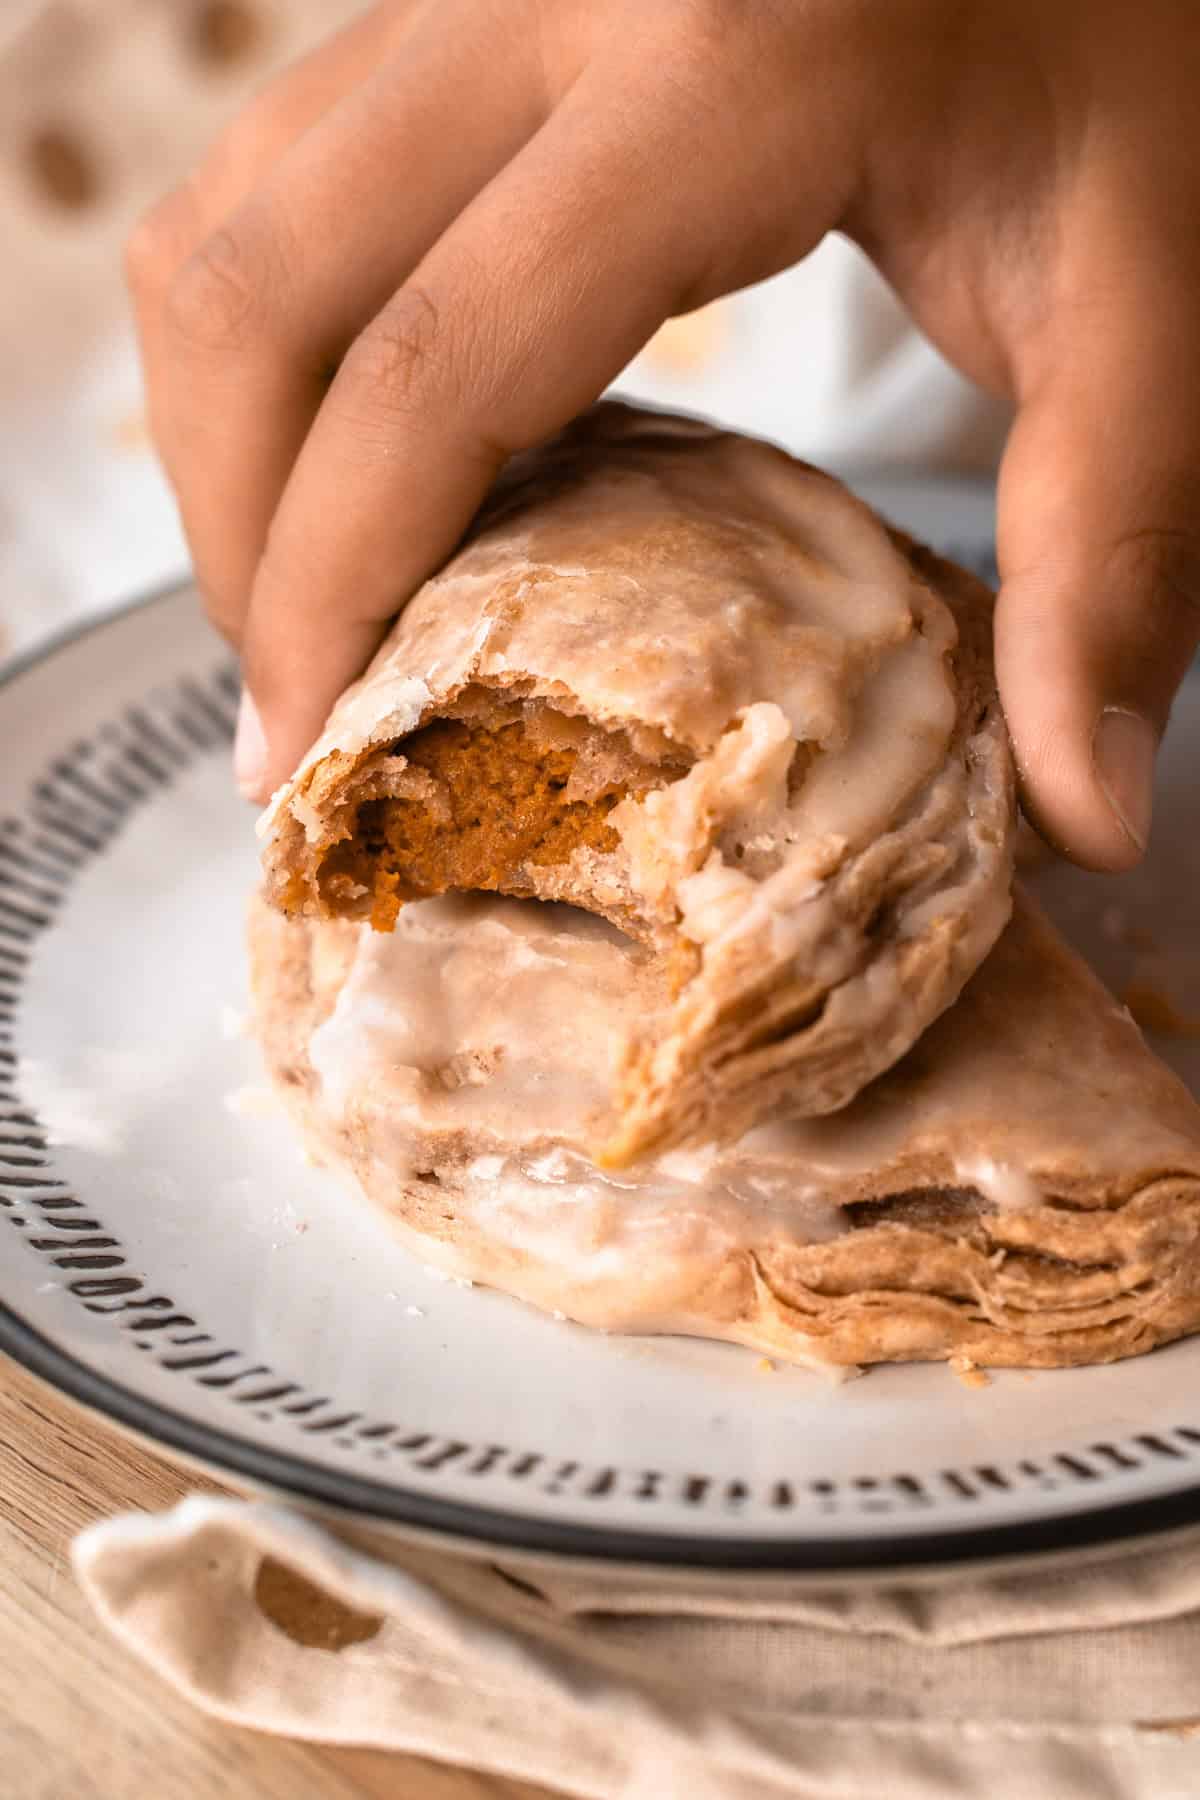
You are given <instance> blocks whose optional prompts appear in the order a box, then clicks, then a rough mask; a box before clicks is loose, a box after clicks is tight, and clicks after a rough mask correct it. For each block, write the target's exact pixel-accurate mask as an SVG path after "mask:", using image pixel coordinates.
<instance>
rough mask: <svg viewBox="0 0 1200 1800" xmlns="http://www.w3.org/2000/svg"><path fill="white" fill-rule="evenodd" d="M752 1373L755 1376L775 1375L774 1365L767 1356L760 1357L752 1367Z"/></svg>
mask: <svg viewBox="0 0 1200 1800" xmlns="http://www.w3.org/2000/svg"><path fill="white" fill-rule="evenodd" d="M754 1371H755V1374H757V1375H773V1374H774V1373H775V1364H774V1363H773V1362H772V1361H771V1359H770V1357H769V1356H760V1357H759V1359H758V1361H757V1362H756V1363H755V1365H754Z"/></svg>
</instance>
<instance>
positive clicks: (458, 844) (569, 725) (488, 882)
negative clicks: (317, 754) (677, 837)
mask: <svg viewBox="0 0 1200 1800" xmlns="http://www.w3.org/2000/svg"><path fill="white" fill-rule="evenodd" d="M458 710H459V711H460V714H461V715H463V716H457V717H447V718H439V719H435V720H433V721H432V722H431V723H429V724H428V725H424V726H422V727H421V729H420V730H418V731H416V732H414V733H413V734H412V735H411V736H409V737H407V738H405V739H404V740H403V741H402V742H401V743H399V744H396V745H392V746H390V747H389V748H388V749H387V750H386V751H383V752H379V753H377V755H376V757H373V758H372V759H371V762H370V765H369V766H367V767H366V768H364V769H363V770H362V771H361V775H362V781H361V785H360V792H361V793H362V794H363V796H364V797H363V799H362V800H361V801H360V802H359V804H358V806H357V809H356V812H355V815H354V818H353V820H352V822H351V824H350V830H349V835H348V836H346V837H345V838H343V839H341V841H339V842H338V843H336V844H334V845H333V846H332V847H331V848H330V850H329V852H328V853H327V854H326V856H325V857H324V858H323V860H322V863H321V868H320V872H319V874H318V889H319V893H320V896H321V902H322V908H323V910H324V911H326V912H327V913H330V914H333V915H335V916H338V917H343V918H344V917H351V918H366V919H369V920H370V923H371V924H372V925H373V926H374V928H375V929H376V930H377V931H390V930H391V929H392V928H393V926H394V925H395V922H396V917H397V914H398V913H399V910H400V908H401V906H403V905H404V903H405V902H406V901H409V900H422V899H427V898H429V897H431V896H432V895H435V894H444V893H447V892H449V891H451V890H457V891H471V890H477V891H483V892H491V893H504V894H513V895H517V896H522V897H529V896H534V895H537V896H540V897H542V898H554V897H556V896H555V892H554V888H555V883H554V882H553V880H552V879H551V880H550V881H549V883H547V880H546V876H547V872H549V871H552V870H555V869H559V868H562V867H563V866H564V865H566V864H568V863H569V862H570V861H571V859H572V858H574V857H575V856H576V855H577V853H578V852H580V851H582V852H585V853H586V852H590V853H592V854H593V855H596V856H600V857H603V856H606V855H610V854H611V853H612V852H613V851H615V850H616V849H617V847H618V843H619V837H618V834H617V831H616V830H615V829H614V827H613V826H612V824H611V823H610V822H609V819H610V814H611V813H612V811H613V809H614V808H615V807H616V806H617V805H619V803H620V802H621V801H622V800H623V799H624V798H625V797H626V795H628V794H632V795H634V796H635V797H640V796H641V795H642V794H644V793H646V792H647V791H648V790H649V789H650V788H653V787H661V786H662V785H664V783H666V782H668V781H673V780H675V779H677V778H678V777H679V776H680V775H681V774H683V773H685V771H686V769H687V767H688V766H689V764H690V762H691V760H692V758H691V757H690V755H688V754H687V753H686V752H682V751H680V750H679V749H678V747H677V746H674V745H669V744H667V743H666V742H665V741H664V742H663V744H661V745H650V746H645V745H641V746H638V747H635V746H634V744H633V743H632V742H631V741H630V737H629V734H628V733H626V732H625V731H623V730H620V729H617V730H614V731H606V730H604V729H602V728H601V727H599V726H596V725H593V724H591V723H590V722H589V721H587V720H585V719H580V718H577V717H573V716H570V715H567V714H564V713H559V712H557V711H555V710H554V709H553V708H552V707H550V706H548V705H547V704H546V702H545V701H542V700H522V701H515V702H512V701H510V702H507V703H499V704H497V703H496V702H491V703H490V704H487V705H486V706H485V705H483V704H481V702H480V699H479V698H478V692H477V691H476V693H475V695H472V693H471V690H468V693H467V695H466V696H464V697H463V701H462V703H461V704H460V708H459V709H458ZM647 750H649V752H650V753H647Z"/></svg>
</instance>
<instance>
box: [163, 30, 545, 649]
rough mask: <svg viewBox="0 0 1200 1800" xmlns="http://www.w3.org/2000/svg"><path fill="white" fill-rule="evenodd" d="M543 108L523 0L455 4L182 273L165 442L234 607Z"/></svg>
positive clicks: (222, 602) (233, 614)
mask: <svg viewBox="0 0 1200 1800" xmlns="http://www.w3.org/2000/svg"><path fill="white" fill-rule="evenodd" d="M464 93H470V94H473V95H475V96H477V98H476V100H475V103H474V104H473V105H472V106H471V107H470V108H469V109H467V110H466V111H465V112H463V111H462V110H461V98H462V95H463V94H464ZM544 114H545V102H544V99H543V94H542V85H541V81H540V76H539V69H538V62H537V56H536V38H535V36H534V34H533V32H532V31H531V30H530V31H520V30H514V29H513V6H512V5H510V7H509V9H508V10H507V11H504V10H502V9H492V11H491V13H490V15H484V16H483V17H482V18H481V17H480V15H479V12H478V8H477V7H476V6H474V5H473V4H470V3H469V0H459V3H458V4H450V3H448V0H443V3H442V4H441V5H440V6H439V7H438V9H437V11H436V13H434V14H430V15H426V16H424V18H423V20H422V21H421V24H420V28H419V29H414V30H413V31H411V32H409V33H408V34H407V35H406V36H405V38H404V40H403V43H402V45H401V47H400V50H399V52H398V54H397V55H396V56H395V57H394V59H393V60H392V61H391V62H390V63H389V64H388V65H386V66H385V67H384V68H383V69H381V70H378V71H376V72H375V73H374V74H373V75H372V76H371V77H370V78H369V79H368V80H366V81H365V82H363V83H361V84H360V85H359V86H358V87H357V88H356V89H355V90H354V91H353V92H352V93H351V94H349V95H347V96H346V97H345V98H344V99H343V100H342V101H341V102H340V103H339V104H338V105H337V106H335V107H334V108H333V109H332V110H331V111H330V112H329V113H327V114H326V116H325V117H324V118H323V119H322V120H321V121H320V122H319V123H318V124H316V125H315V126H314V127H313V128H312V129H311V130H310V131H309V132H308V133H306V134H305V135H304V136H303V137H302V138H300V139H299V141H298V142H296V143H295V144H294V145H293V146H292V147H291V149H290V150H288V151H287V152H286V153H285V154H284V155H283V156H282V157H281V158H280V160H279V161H278V162H277V163H276V165H275V166H274V168H273V169H272V170H271V171H270V173H269V174H268V175H267V177H266V178H265V179H264V180H263V181H261V182H260V183H259V185H258V186H257V187H256V188H255V190H254V191H253V193H252V194H251V195H250V196H249V197H248V198H247V199H246V200H245V201H244V202H243V203H242V204H241V205H240V206H239V207H238V208H237V209H236V211H235V212H234V213H233V215H232V216H231V217H230V218H228V219H227V220H226V221H225V222H224V223H223V224H222V226H221V228H220V229H219V230H218V231H217V232H215V233H214V234H213V235H212V236H210V237H209V238H208V239H206V241H205V242H204V243H203V244H202V245H201V247H200V249H199V250H198V251H197V252H196V253H195V254H194V255H193V256H192V257H191V258H190V259H189V261H188V262H187V263H186V264H185V266H184V268H183V269H182V270H181V271H180V273H179V274H178V276H177V277H176V279H175V281H174V283H173V285H172V287H171V290H170V292H169V293H168V296H167V301H166V308H165V318H164V324H163V326H162V328H161V329H162V342H163V346H164V355H165V358H166V365H167V373H166V377H165V379H166V382H167V386H168V393H169V401H168V409H167V416H166V419H165V422H164V427H163V449H164V454H165V456H166V459H167V461H168V464H169V466H170V469H171V474H172V478H173V480H174V483H175V487H176V491H177V493H178V496H179V503H180V508H181V511H182V514H183V518H184V522H185V525H186V528H187V533H188V538H189V542H190V544H191V547H192V553H193V556H194V559H195V562H196V565H197V568H198V569H199V570H200V571H201V572H202V581H203V586H204V590H205V593H206V596H207V599H208V602H209V605H210V607H211V608H212V609H213V610H214V611H215V612H216V613H217V614H218V615H219V616H220V617H222V618H224V619H226V620H229V621H232V622H234V624H235V625H236V622H237V621H238V620H239V619H240V617H241V615H242V613H243V612H244V609H245V606H246V604H247V602H248V600H249V595H250V587H251V582H252V578H253V574H254V570H255V568H256V566H257V563H258V560H259V557H260V555H261V553H262V549H263V545H264V543H265V540H266V535H267V528H268V525H269V523H270V520H271V517H272V514H273V513H274V511H275V508H276V506H277V504H278V501H279V497H280V494H281V492H282V490H283V487H284V484H285V482H286V480H287V476H288V474H289V472H290V470H291V467H292V464H293V462H294V461H295V458H296V455H297V453H298V452H299V449H300V446H301V444H302V443H303V441H304V438H305V436H306V434H307V432H308V430H309V427H310V426H311V424H312V422H313V419H314V417H315V415H316V413H317V410H318V408H319V406H320V404H321V400H322V399H323V397H324V394H325V391H326V388H327V386H328V380H329V372H330V370H331V368H332V367H334V366H336V363H337V361H338V360H339V358H340V356H341V354H342V352H343V351H344V349H345V348H346V346H347V345H348V344H349V343H350V342H351V341H352V340H353V338H354V337H355V335H356V334H357V333H358V331H360V330H361V329H362V327H363V326H364V325H366V324H367V323H368V322H369V320H370V319H371V318H372V317H373V316H374V314H375V313H376V312H378V310H379V309H380V307H381V306H382V305H383V303H384V301H385V300H386V299H387V297H388V295H389V294H391V293H393V292H394V291H395V289H396V287H397V286H398V285H399V284H400V283H401V282H402V281H403V280H404V278H405V277H406V276H407V275H408V274H409V272H410V270H411V269H412V267H413V265H414V264H415V263H416V262H418V261H419V260H420V258H421V256H422V255H423V254H424V252H425V251H426V250H427V249H428V248H429V246H430V245H431V244H432V243H433V242H434V241H435V240H436V239H437V237H438V236H439V235H440V233H441V232H442V230H443V229H444V228H445V226H446V225H447V224H448V223H449V222H450V221H451V220H452V219H453V218H454V217H455V216H456V214H457V213H458V212H459V211H461V209H462V208H463V206H465V205H466V204H467V202H468V201H469V200H470V199H471V198H472V196H473V195H474V194H475V193H477V192H478V190H479V189H480V188H481V187H482V186H484V185H485V184H486V183H487V181H488V180H490V178H491V177H492V176H493V175H494V173H495V172H496V170H497V169H498V168H500V167H502V166H503V165H504V164H505V163H506V162H507V161H508V160H509V158H510V157H511V156H512V154H513V153H514V152H515V151H516V150H518V149H519V148H520V146H521V145H522V144H523V143H524V142H526V141H527V139H528V138H529V137H530V136H531V135H532V133H533V132H534V131H535V130H536V129H537V127H538V125H539V124H540V123H541V122H542V119H543V117H544Z"/></svg>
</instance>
